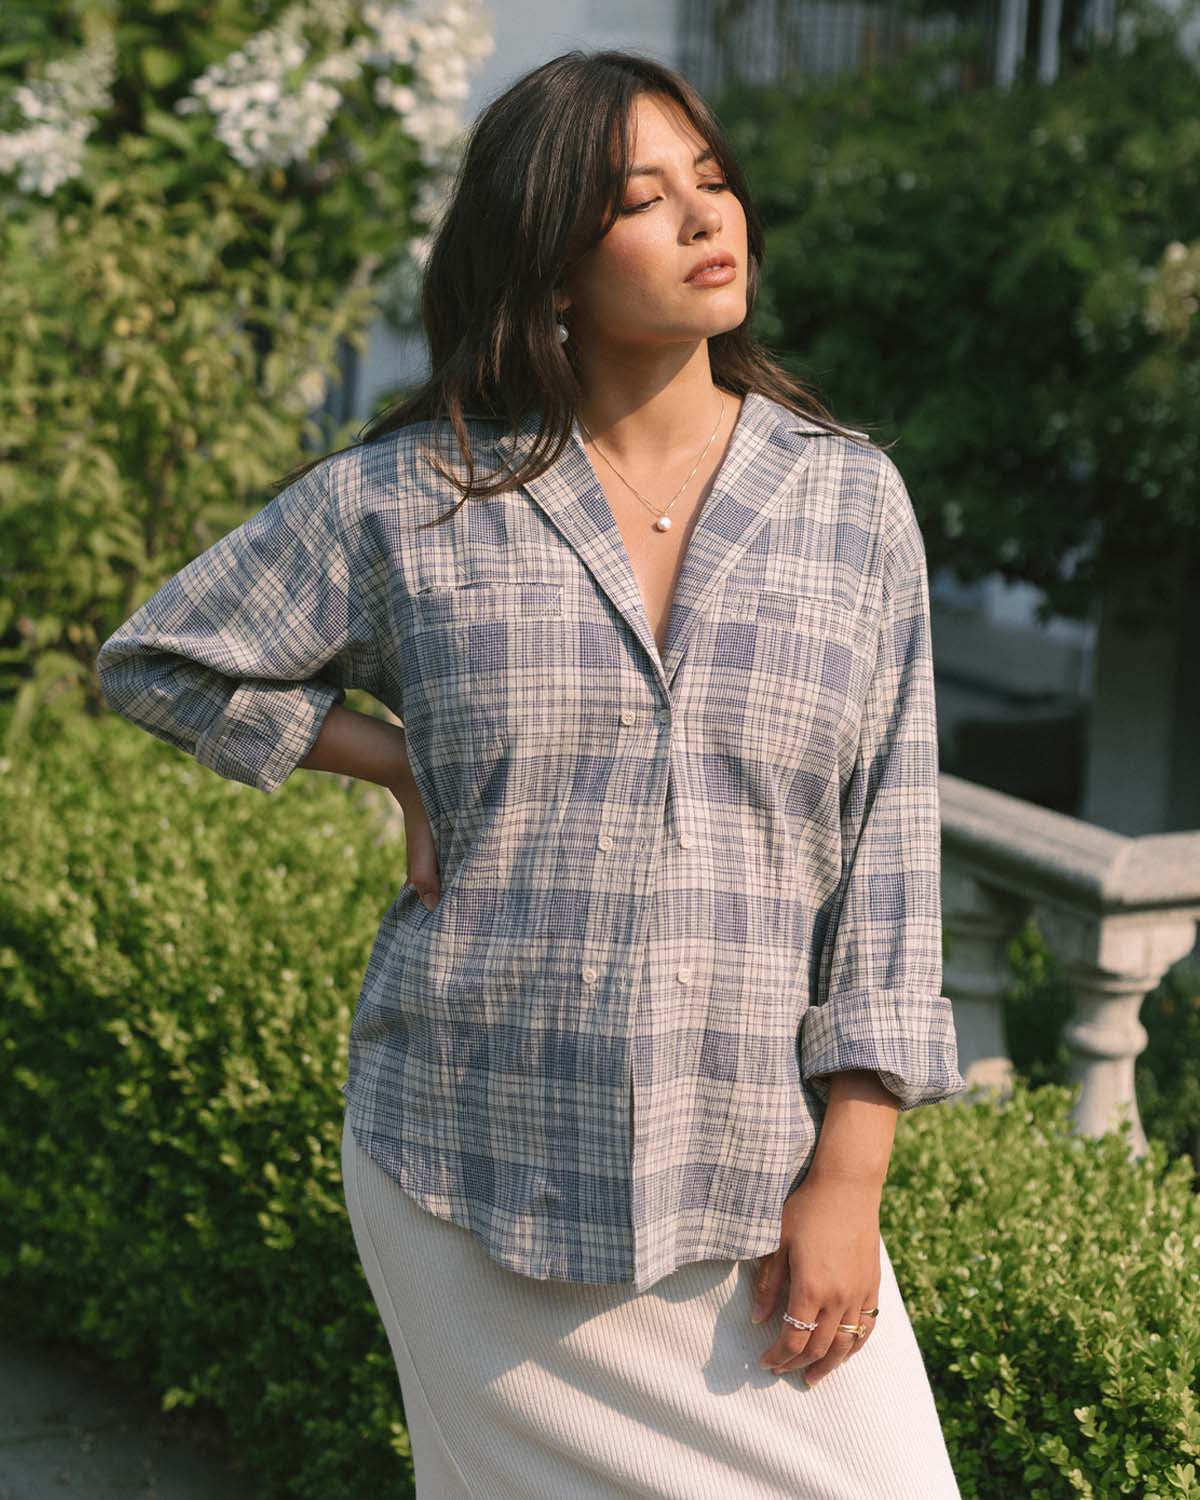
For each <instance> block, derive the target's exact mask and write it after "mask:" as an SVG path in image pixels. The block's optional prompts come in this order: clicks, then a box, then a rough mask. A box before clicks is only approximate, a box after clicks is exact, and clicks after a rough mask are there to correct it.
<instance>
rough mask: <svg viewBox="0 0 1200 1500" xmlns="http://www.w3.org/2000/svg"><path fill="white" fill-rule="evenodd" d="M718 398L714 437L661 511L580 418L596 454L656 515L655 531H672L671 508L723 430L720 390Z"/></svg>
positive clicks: (723, 399) (722, 405) (580, 422)
mask: <svg viewBox="0 0 1200 1500" xmlns="http://www.w3.org/2000/svg"><path fill="white" fill-rule="evenodd" d="M717 396H718V399H719V400H720V402H721V411H720V415H719V416H718V417H717V425H716V426H715V427H714V428H713V430H712V436H711V437H710V438H709V440H708V442H707V443H705V445H704V447H703V448H701V450H700V458H697V460H696V462H695V463H694V464H693V465H692V473H691V474H689V475H688V477H687V479H685V480H684V481H683V483H682V484H681V485H680V486H679V488H678V489H677V490H676V491H675V493H674V495H672V496H671V500H670V503H669V504H668V505H666V506H665V507H663V508H661V509H660V507H659V506H657V505H655V503H654V501H653V500H647V499H646V497H645V495H643V494H642V493H641V491H640V490H635V489H633V485H631V484H630V483H629V481H628V479H626V478H625V476H624V474H622V473H621V471H620V469H618V468H617V466H616V464H614V463H612V462H611V461H610V460H609V459H608V458H607V457H606V456H605V454H604V452H603V451H602V449H601V447H600V445H599V443H597V441H596V439H595V438H594V437H592V434H591V433H590V432H588V429H587V427H586V426H585V425H584V421H583V418H582V417H580V418H579V425H580V427H582V428H583V430H584V432H586V433H587V436H588V441H589V442H590V443H591V445H592V447H593V448H595V450H596V452H597V453H599V454H600V457H601V458H603V459H604V462H605V463H606V464H608V467H609V468H610V469H611V470H612V471H613V473H614V474H615V475H616V476H617V478H618V479H619V480H620V481H621V483H622V484H623V485H624V486H625V488H626V489H629V490H633V493H634V494H635V495H636V496H637V497H638V499H639V500H640V501H641V502H642V504H643V505H644V506H646V507H647V508H648V509H649V510H650V511H651V512H652V514H654V515H656V516H657V517H658V519H657V520H656V521H655V523H654V529H655V530H656V531H670V529H671V517H670V516H669V515H668V514H667V511H669V510H670V509H671V506H672V505H674V504H675V502H676V500H678V499H679V497H680V495H682V494H683V492H684V490H685V489H687V487H688V484H689V482H690V480H691V477H692V474H694V473H695V472H696V470H697V469H698V468H699V467H700V459H701V458H703V457H704V455H705V454H706V453H707V452H708V450H709V449H710V448H711V447H712V442H713V438H715V437H716V435H717V433H718V432H719V431H720V429H721V421H722V419H723V418H724V416H725V397H724V396H722V395H721V392H720V391H719V390H718V391H717Z"/></svg>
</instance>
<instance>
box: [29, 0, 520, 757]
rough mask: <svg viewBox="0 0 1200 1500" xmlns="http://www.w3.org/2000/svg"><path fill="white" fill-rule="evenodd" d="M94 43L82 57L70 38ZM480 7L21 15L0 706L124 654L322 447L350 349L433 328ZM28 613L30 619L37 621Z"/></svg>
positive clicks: (484, 39) (195, 3)
mask: <svg viewBox="0 0 1200 1500" xmlns="http://www.w3.org/2000/svg"><path fill="white" fill-rule="evenodd" d="M64 38H69V39H70V40H69V41H64ZM490 47H491V38H490V33H489V31H488V29H487V26H486V24H485V13H484V11H483V9H482V7H481V5H479V4H478V3H476V0H451V3H449V4H446V5H442V6H437V7H434V6H433V5H432V4H427V3H424V0H411V3H397V0H392V3H387V0H295V3H292V4H288V5H279V4H277V3H271V0H266V3H262V0H258V3H256V0H242V3H228V4H223V5H218V6H213V5H209V4H201V3H200V0H181V3H179V4H176V5H174V6H171V7H164V6H162V5H161V4H158V3H156V0H127V3H122V5H121V6H120V7H114V8H112V9H111V11H110V10H109V9H106V8H90V7H83V8H80V7H76V6H74V5H71V4H68V3H67V0H59V3H57V4H48V5H46V6H43V7H41V8H40V10H35V11H34V13H33V14H32V15H26V16H23V17H22V18H21V20H20V22H19V23H18V21H17V20H16V19H15V18H14V16H13V15H12V13H11V12H6V13H3V14H0V257H2V258H3V262H4V266H5V275H4V277H3V279H2V281H0V363H2V364H3V367H4V369H5V371H6V372H7V379H6V380H5V382H4V383H3V385H2V386H0V522H2V524H3V525H4V528H5V535H6V538H7V540H8V545H6V547H5V549H4V553H5V559H4V563H3V567H4V582H5V588H4V589H3V590H2V591H0V652H2V659H3V660H4V662H5V663H6V666H5V667H4V668H0V672H3V673H4V674H5V675H4V676H3V677H0V693H3V692H4V691H5V690H6V689H7V691H9V692H11V691H14V690H17V691H20V692H21V694H22V703H21V706H20V710H19V712H18V714H17V716H16V719H15V720H14V724H15V725H16V727H17V728H18V729H19V727H20V725H21V724H22V723H24V722H26V720H27V716H28V714H29V712H30V711H31V710H32V707H33V704H34V702H36V701H39V700H41V699H43V698H44V696H45V695H46V693H47V692H49V691H61V690H63V689H64V688H68V689H69V688H70V687H71V686H72V685H74V686H77V687H82V688H83V689H84V690H85V691H89V690H92V691H94V689H93V688H92V684H91V683H90V674H91V664H92V660H93V657H94V654H95V650H96V648H97V647H98V645H99V642H100V641H101V640H102V639H103V638H104V636H105V635H106V634H108V632H109V631H110V630H111V629H113V628H114V627H115V626H116V624H118V623H119V621H120V620H121V619H122V618H124V617H125V616H126V615H127V614H128V613H130V612H131V610H132V608H133V607H134V606H135V605H136V604H137V603H138V602H140V600H141V599H142V598H144V597H145V596H146V595H147V594H148V593H150V592H151V591H152V589H153V588H155V587H157V586H158V584H159V583H161V582H162V580H163V578H164V577H165V576H167V575H169V574H170V573H172V572H174V571H177V570H178V568H179V567H181V566H182V565H183V563H184V562H185V561H187V559H188V558H190V557H192V556H194V555H195V554H196V553H197V552H199V551H200V550H202V548H203V547H204V546H206V545H208V543H209V542H211V541H213V540H215V539H216V537H217V536H219V535H220V534H222V533H223V532H224V531H227V530H229V529H231V528H232V527H233V526H235V525H236V524H237V523H238V522H239V521H240V520H241V519H243V518H244V516H245V514H246V513H247V511H248V510H249V509H253V508H256V507H257V505H259V504H261V503H263V502H264V501H265V499H266V498H267V497H266V495H265V493H264V487H265V486H267V485H269V484H270V483H271V482H272V481H273V480H275V479H276V478H278V477H279V476H280V475H282V474H283V473H284V472H286V471H287V470H288V469H290V468H291V467H292V466H293V465H294V464H296V463H297V462H298V461H300V459H301V458H302V456H303V455H302V453H300V452H299V451H298V450H299V449H300V448H301V447H302V446H303V445H304V444H305V443H306V442H311V441H316V440H319V441H320V442H321V443H322V444H327V445H328V446H340V445H342V444H343V443H345V442H349V441H350V440H351V439H352V437H353V433H352V431H350V430H342V429H334V430H331V431H324V432H323V431H322V430H321V429H320V427H319V426H318V424H317V423H316V422H315V421H313V420H312V419H311V418H310V416H309V414H310V413H311V412H312V410H313V408H314V407H315V406H317V405H319V404H320V403H321V401H322V400H323V398H324V396H325V393H326V386H327V380H328V379H329V377H330V376H331V375H333V374H334V372H335V371H336V369H337V362H338V354H339V349H340V346H341V345H342V344H343V342H349V343H350V344H352V345H356V346H357V347H359V348H362V347H363V346H364V345H365V340H366V335H367V331H368V329H369V327H370V325H371V324H372V322H374V321H375V319H376V317H377V316H378V315H379V314H380V313H382V314H384V315H386V316H388V317H390V318H391V319H392V320H393V321H395V322H401V323H404V322H406V321H409V320H410V319H411V315H412V311H413V296H414V294H415V291H416V286H417V276H418V272H419V268H420V265H421V263H422V261H423V259H424V256H425V254H426V251H427V248H428V242H429V239H428V237H429V233H430V231H431V229H432V227H433V224H434V222H435V220H436V215H437V213H438V211H439V208H440V205H441V203H442V202H443V201H444V198H445V195H446V193H447V191H448V189H449V185H450V182H451V181H452V178H453V173H454V171H455V169H456V165H457V159H458V151H459V148H460V142H461V135H462V132H463V129H464V124H463V121H462V118H461V106H462V101H463V99H464V97H465V95H466V93H467V89H468V77H469V72H470V69H471V68H472V66H473V65H475V63H476V62H477V60H478V59H479V58H481V57H482V56H483V55H484V54H485V53H486V52H487V51H488V50H489V49H490ZM18 600H19V604H18Z"/></svg>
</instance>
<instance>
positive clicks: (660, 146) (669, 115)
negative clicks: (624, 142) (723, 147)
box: [629, 94, 709, 166]
mask: <svg viewBox="0 0 1200 1500" xmlns="http://www.w3.org/2000/svg"><path fill="white" fill-rule="evenodd" d="M629 143H630V160H631V163H632V164H633V165H638V164H649V165H651V166H659V165H664V166H665V165H666V164H667V162H668V161H669V160H671V159H674V158H678V159H680V160H681V161H683V162H685V163H691V162H692V161H693V160H694V159H695V157H696V156H698V155H700V154H701V153H703V152H707V151H708V149H709V143H708V142H707V141H706V140H705V138H704V137H703V136H702V135H701V134H700V132H699V131H698V130H697V129H696V127H695V126H694V125H693V124H692V122H691V120H689V119H688V116H687V113H686V111H685V110H684V109H683V106H682V105H680V104H677V103H676V102H675V100H674V99H670V98H666V97H664V96H662V95H660V94H639V95H638V96H637V98H636V99H635V100H634V101H633V108H632V110H631V111H630V118H629Z"/></svg>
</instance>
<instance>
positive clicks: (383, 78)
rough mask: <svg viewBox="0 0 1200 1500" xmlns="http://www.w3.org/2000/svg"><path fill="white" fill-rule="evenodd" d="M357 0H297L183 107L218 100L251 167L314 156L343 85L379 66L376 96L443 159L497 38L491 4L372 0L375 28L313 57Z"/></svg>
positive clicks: (222, 132)
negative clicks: (407, 78)
mask: <svg viewBox="0 0 1200 1500" xmlns="http://www.w3.org/2000/svg"><path fill="white" fill-rule="evenodd" d="M356 8H357V7H356V5H355V0H296V3H295V4H293V5H291V6H289V7H288V9H287V10H286V11H285V12H284V13H283V15H282V16H281V17H280V19H279V21H278V22H277V23H276V24H275V25H274V26H272V27H269V28H267V29H266V30H264V31H260V32H258V33H257V34H256V35H255V36H253V37H252V38H251V39H250V40H249V41H248V42H247V43H246V45H245V46H244V47H242V48H240V49H239V50H238V51H237V52H234V53H232V54H231V55H230V56H229V57H227V58H225V59H224V60H223V61H221V62H219V63H214V64H213V65H212V66H211V67H209V68H208V69H206V71H205V72H204V73H203V74H201V76H200V77H199V78H198V79H197V80H196V82H195V83H194V84H193V85H192V89H191V92H190V94H189V95H188V96H187V97H186V98H184V99H181V100H179V102H178V103H177V104H176V106H175V108H176V110H177V112H178V113H180V114H188V113H193V112H195V111H196V110H198V109H202V108H203V109H208V110H209V111H210V112H211V113H212V115H213V116H214V118H215V120H216V122H217V123H216V133H217V135H218V137H219V138H220V140H222V141H223V142H224V143H225V145H226V146H227V148H228V149H229V151H230V154H231V155H232V156H233V157H234V158H235V160H237V161H238V162H240V163H241V164H242V165H243V166H244V167H247V168H250V169H259V168H262V167H268V166H283V165H285V164H286V163H287V162H289V161H300V160H302V159H303V158H304V157H306V156H307V155H308V154H309V152H310V151H311V150H312V149H313V147H314V146H315V145H316V144H317V143H318V141H320V139H321V137H322V136H323V135H324V134H325V132H326V130H327V129H328V127H329V123H330V121H331V120H332V119H333V117H334V115H335V114H336V112H337V110H338V108H339V106H340V104H341V91H340V90H339V88H338V87H337V85H338V84H346V83H353V82H355V81H356V80H357V79H358V78H359V77H360V75H361V74H362V72H363V70H364V69H367V68H369V69H371V70H372V71H373V72H375V73H377V74H378V75H379V76H378V77H377V78H376V79H375V81H374V84H373V86H372V94H373V97H374V99H375V102H376V103H377V104H379V105H380V106H382V107H383V108H386V109H392V110H395V111H396V113H398V114H400V115H401V116H402V117H403V119H404V124H405V128H406V129H407V130H408V131H409V133H410V134H411V135H412V136H413V139H414V140H415V141H416V143H417V146H418V149H419V151H420V153H421V157H422V160H423V161H424V162H425V164H426V165H427V166H430V167H437V166H439V165H440V164H442V163H443V161H444V159H445V156H446V153H447V151H448V149H449V148H451V147H452V146H453V144H454V142H455V141H456V140H457V137H458V132H459V130H460V129H461V126H462V121H461V118H460V116H459V111H458V109H457V107H456V105H457V103H458V102H459V101H461V100H462V99H464V98H465V97H466V95H467V92H468V72H469V67H470V64H471V63H472V62H473V61H474V59H476V58H478V57H482V56H485V55H486V54H487V53H488V52H490V51H491V49H492V46H493V41H492V36H491V31H490V27H489V25H488V23H487V21H486V18H485V13H484V11H483V8H482V6H481V5H480V4H478V3H477V0H451V3H450V4H449V5H446V6H445V7H443V8H441V9H438V10H436V11H435V9H434V7H433V6H432V4H429V5H427V7H426V8H424V9H422V8H418V7H416V6H414V5H413V4H412V3H408V0H404V3H390V4H385V3H380V0H367V3H365V4H363V5H362V7H361V12H360V14H361V20H362V22H363V24H364V25H365V27H366V32H365V33H360V34H359V35H357V36H355V37H354V39H353V40H352V41H351V42H350V44H349V45H348V46H339V47H337V48H335V49H334V50H333V51H331V52H328V53H325V54H324V55H323V56H319V57H318V56H312V55H311V53H312V48H311V44H310V42H309V40H308V38H309V37H310V36H312V35H313V34H314V33H316V32H321V33H325V34H328V35H330V36H340V35H341V34H342V33H343V32H344V31H345V29H346V27H347V25H348V24H350V23H351V22H352V21H353V20H354V19H355V11H356ZM398 65H405V66H407V68H408V69H409V72H410V74H411V79H412V81H411V82H410V83H399V82H397V81H396V79H395V78H394V77H392V76H391V75H392V74H393V72H394V70H395V69H396V67H397V66H398ZM297 77H298V81H293V80H294V79H296V78H297Z"/></svg>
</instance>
